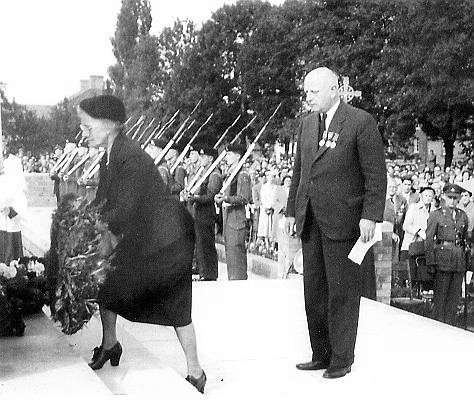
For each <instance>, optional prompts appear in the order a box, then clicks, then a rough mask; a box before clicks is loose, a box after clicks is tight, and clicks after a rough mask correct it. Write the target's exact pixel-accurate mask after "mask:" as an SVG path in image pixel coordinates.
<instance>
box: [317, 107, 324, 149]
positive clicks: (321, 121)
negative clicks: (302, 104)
mask: <svg viewBox="0 0 474 400" xmlns="http://www.w3.org/2000/svg"><path fill="white" fill-rule="evenodd" d="M325 130H326V113H324V114H319V130H318V143H319V141H320V140H321V139H322V138H323V133H324V131H325Z"/></svg>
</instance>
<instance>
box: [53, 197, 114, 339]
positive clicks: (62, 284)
mask: <svg viewBox="0 0 474 400" xmlns="http://www.w3.org/2000/svg"><path fill="white" fill-rule="evenodd" d="M101 208H102V205H91V204H89V203H88V202H87V201H82V202H80V201H75V202H74V203H72V204H65V205H63V206H62V207H58V210H57V211H56V212H55V214H54V215H53V229H57V238H58V239H57V241H58V248H57V252H58V261H59V263H58V264H59V265H58V281H57V286H56V291H55V299H54V304H53V307H52V318H53V320H54V321H57V322H59V323H60V324H61V330H62V331H63V332H64V333H65V334H67V335H72V334H74V333H76V332H77V331H79V330H80V329H81V328H82V327H83V326H84V324H86V323H87V322H88V321H89V320H90V319H91V317H92V315H93V314H94V313H95V311H96V310H97V303H96V299H97V294H98V291H99V275H100V274H98V272H99V271H100V270H103V269H104V266H105V264H107V261H106V260H103V259H102V257H101V256H100V254H99V251H98V247H99V243H100V237H101V233H100V229H99V218H100V210H101Z"/></svg>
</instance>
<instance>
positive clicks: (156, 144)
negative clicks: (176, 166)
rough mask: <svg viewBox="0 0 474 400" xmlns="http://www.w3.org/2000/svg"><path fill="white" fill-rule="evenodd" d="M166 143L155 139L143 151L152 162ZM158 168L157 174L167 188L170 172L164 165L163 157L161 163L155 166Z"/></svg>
mask: <svg viewBox="0 0 474 400" xmlns="http://www.w3.org/2000/svg"><path fill="white" fill-rule="evenodd" d="M166 145H167V142H166V140H164V139H156V140H153V141H152V142H151V143H150V144H149V145H148V146H147V147H146V149H145V151H146V152H147V153H148V154H149V155H150V156H151V158H153V160H156V159H157V158H158V157H159V155H160V154H161V152H162V151H163V149H164V148H165V147H166ZM156 167H157V168H158V172H159V173H160V176H161V179H163V182H164V183H165V185H166V186H168V187H169V183H170V172H169V169H168V165H167V164H166V160H165V157H163V158H162V159H161V161H160V162H159V163H158V165H157V166H156Z"/></svg>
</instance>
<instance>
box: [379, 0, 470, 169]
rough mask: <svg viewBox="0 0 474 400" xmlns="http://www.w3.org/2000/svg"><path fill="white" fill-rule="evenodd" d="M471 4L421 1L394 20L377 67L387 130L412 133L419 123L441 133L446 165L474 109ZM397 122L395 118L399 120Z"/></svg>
mask: <svg viewBox="0 0 474 400" xmlns="http://www.w3.org/2000/svg"><path fill="white" fill-rule="evenodd" d="M473 18H474V7H473V3H472V2H471V1H469V0H460V1H457V2H451V1H448V0H419V1H417V2H416V3H415V4H413V5H412V6H406V7H404V9H403V18H398V19H397V20H396V21H395V23H393V24H392V25H391V29H390V35H389V38H388V40H387V45H386V46H385V47H384V51H383V54H382V57H381V58H380V60H379V62H378V65H377V66H376V68H375V70H376V71H377V76H375V80H374V86H375V87H376V89H377V90H376V93H377V97H376V102H377V103H378V105H379V107H380V108H382V109H384V110H386V112H387V114H389V119H390V120H391V121H392V123H391V124H390V126H389V127H390V129H389V132H388V133H389V135H391V136H394V137H397V136H398V135H401V134H403V132H401V131H400V130H401V129H400V128H401V127H405V129H406V131H405V132H404V136H411V135H412V134H413V132H414V128H415V124H416V123H419V124H421V125H422V127H423V129H424V130H425V131H426V132H427V133H428V134H429V135H430V136H432V137H441V138H442V139H443V141H444V146H445V150H446V159H445V166H449V165H450V164H451V160H452V156H453V146H454V141H455V140H456V138H457V136H458V135H459V134H460V133H461V131H462V129H463V128H464V125H465V121H466V120H467V118H468V116H469V115H472V114H473V112H474V109H473V103H472V101H473V95H472V94H473V93H474V80H473V76H474V74H473V72H474V41H473V37H472V36H473V35H472V20H473ZM395 122H397V123H395Z"/></svg>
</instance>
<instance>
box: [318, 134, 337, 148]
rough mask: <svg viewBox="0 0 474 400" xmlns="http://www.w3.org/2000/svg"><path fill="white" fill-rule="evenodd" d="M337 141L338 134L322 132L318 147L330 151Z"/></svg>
mask: <svg viewBox="0 0 474 400" xmlns="http://www.w3.org/2000/svg"><path fill="white" fill-rule="evenodd" d="M338 139H339V133H337V132H328V131H324V132H323V137H322V138H321V140H320V141H319V147H322V146H326V147H328V148H330V149H335V148H336V145H337V140H338Z"/></svg>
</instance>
